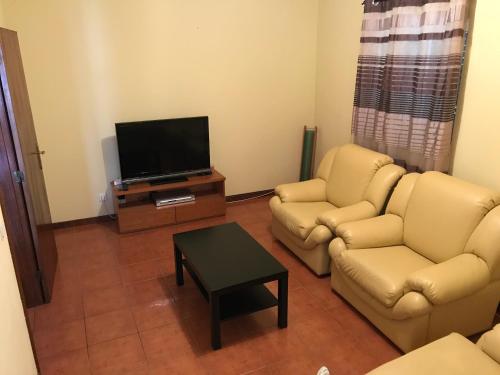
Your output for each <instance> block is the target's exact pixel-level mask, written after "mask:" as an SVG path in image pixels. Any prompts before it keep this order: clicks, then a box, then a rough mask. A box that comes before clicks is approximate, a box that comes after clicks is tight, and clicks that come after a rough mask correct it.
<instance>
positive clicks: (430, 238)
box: [404, 172, 500, 263]
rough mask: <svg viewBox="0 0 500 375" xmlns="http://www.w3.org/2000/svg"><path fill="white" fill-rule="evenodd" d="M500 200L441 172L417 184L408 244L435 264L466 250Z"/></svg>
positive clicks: (408, 221) (406, 233)
mask: <svg viewBox="0 0 500 375" xmlns="http://www.w3.org/2000/svg"><path fill="white" fill-rule="evenodd" d="M499 202H500V197H499V194H498V193H495V192H493V191H491V190H489V189H486V188H483V187H481V186H477V185H474V184H471V183H468V182H466V181H463V180H460V179H458V178H455V177H451V176H448V175H446V174H444V173H440V172H426V173H424V174H422V175H420V176H419V177H418V178H417V179H416V181H415V184H414V187H413V190H412V192H411V195H410V197H409V199H408V204H407V207H406V212H405V214H404V243H405V245H406V246H408V247H409V248H411V249H412V250H414V251H416V252H417V253H419V254H420V255H422V256H424V257H426V258H428V259H430V260H432V261H433V262H435V263H441V262H444V261H446V260H448V259H450V258H452V257H455V256H457V255H459V254H461V253H463V252H464V251H465V246H466V244H467V242H468V240H469V238H470V237H471V235H472V233H473V232H474V231H475V229H476V228H477V226H478V225H479V223H480V222H481V220H482V219H483V218H484V217H485V216H486V214H488V212H489V211H491V210H492V209H493V208H494V207H495V206H497V205H498V203H499Z"/></svg>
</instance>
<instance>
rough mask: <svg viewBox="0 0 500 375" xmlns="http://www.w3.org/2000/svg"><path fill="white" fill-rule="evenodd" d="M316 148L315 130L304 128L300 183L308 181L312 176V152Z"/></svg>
mask: <svg viewBox="0 0 500 375" xmlns="http://www.w3.org/2000/svg"><path fill="white" fill-rule="evenodd" d="M315 148H316V128H312V129H308V128H306V127H304V141H303V144H302V161H301V164H300V181H306V180H310V179H311V178H312V174H313V168H314V166H313V160H314V151H315Z"/></svg>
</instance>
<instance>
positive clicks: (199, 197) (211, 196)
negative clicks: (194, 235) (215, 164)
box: [113, 169, 226, 233]
mask: <svg viewBox="0 0 500 375" xmlns="http://www.w3.org/2000/svg"><path fill="white" fill-rule="evenodd" d="M186 177H187V181H183V182H177V183H172V181H171V180H170V181H168V182H169V183H166V184H165V183H161V184H159V185H151V183H150V182H141V183H136V184H130V185H129V186H128V190H120V189H119V188H118V186H113V204H114V207H115V212H116V216H117V218H118V231H119V232H120V233H128V232H135V231H138V230H144V229H151V228H158V227H162V226H167V225H175V224H180V223H186V222H188V221H192V220H199V219H205V218H209V217H216V216H223V215H225V214H226V194H225V180H226V178H225V177H224V176H223V175H221V174H220V173H219V172H218V171H216V170H215V169H213V170H212V174H211V175H209V176H186ZM178 190H185V191H186V193H190V194H192V195H194V198H195V199H194V200H193V201H190V202H185V203H179V204H172V205H166V206H162V207H156V200H155V199H153V197H152V193H153V194H154V195H156V194H168V192H173V191H178Z"/></svg>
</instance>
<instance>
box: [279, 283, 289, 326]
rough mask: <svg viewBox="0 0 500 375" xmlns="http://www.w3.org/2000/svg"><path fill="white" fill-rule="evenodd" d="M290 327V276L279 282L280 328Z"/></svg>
mask: <svg viewBox="0 0 500 375" xmlns="http://www.w3.org/2000/svg"><path fill="white" fill-rule="evenodd" d="M287 326H288V274H286V275H285V276H283V277H282V278H280V279H279V280H278V327H279V328H286V327H287Z"/></svg>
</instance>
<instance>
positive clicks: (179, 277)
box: [174, 244, 184, 286]
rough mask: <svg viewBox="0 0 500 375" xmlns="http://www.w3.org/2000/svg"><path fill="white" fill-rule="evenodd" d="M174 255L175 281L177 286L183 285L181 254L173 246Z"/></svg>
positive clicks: (175, 246)
mask: <svg viewBox="0 0 500 375" xmlns="http://www.w3.org/2000/svg"><path fill="white" fill-rule="evenodd" d="M174 254H175V281H176V282H177V285H179V286H180V285H184V271H183V269H182V253H181V251H180V250H179V248H178V247H177V245H175V244H174Z"/></svg>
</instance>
